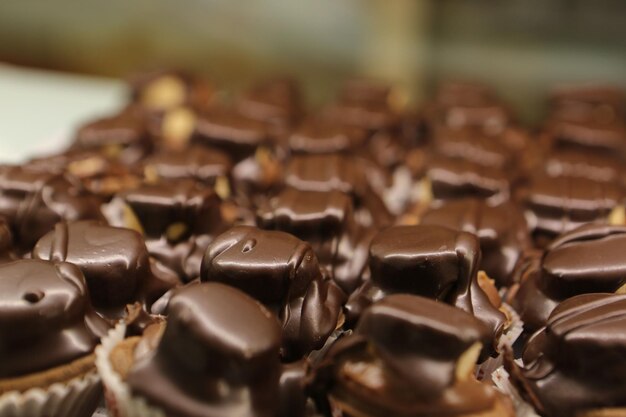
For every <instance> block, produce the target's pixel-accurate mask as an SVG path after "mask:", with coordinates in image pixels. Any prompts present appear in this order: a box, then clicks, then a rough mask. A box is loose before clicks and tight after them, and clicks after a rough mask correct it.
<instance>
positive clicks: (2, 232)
mask: <svg viewBox="0 0 626 417" xmlns="http://www.w3.org/2000/svg"><path fill="white" fill-rule="evenodd" d="M12 252H13V234H12V233H11V229H10V227H9V224H8V223H7V221H6V219H5V218H4V217H2V216H0V263H2V262H7V261H9V260H11V259H12V257H13V254H12Z"/></svg>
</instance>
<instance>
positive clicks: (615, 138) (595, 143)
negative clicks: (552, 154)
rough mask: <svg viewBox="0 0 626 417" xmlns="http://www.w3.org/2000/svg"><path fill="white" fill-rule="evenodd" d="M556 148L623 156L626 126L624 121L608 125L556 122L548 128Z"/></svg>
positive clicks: (625, 147) (595, 122)
mask: <svg viewBox="0 0 626 417" xmlns="http://www.w3.org/2000/svg"><path fill="white" fill-rule="evenodd" d="M548 132H549V134H550V135H551V137H552V140H553V142H554V144H555V146H559V147H567V148H569V147H571V148H575V149H584V150H587V151H591V152H599V153H603V154H604V153H608V154H615V155H620V156H623V155H624V152H625V151H626V125H625V124H624V122H623V121H622V120H619V121H616V122H615V123H611V124H606V123H602V122H597V121H587V122H565V121H559V122H555V123H553V124H552V125H550V126H549V127H548Z"/></svg>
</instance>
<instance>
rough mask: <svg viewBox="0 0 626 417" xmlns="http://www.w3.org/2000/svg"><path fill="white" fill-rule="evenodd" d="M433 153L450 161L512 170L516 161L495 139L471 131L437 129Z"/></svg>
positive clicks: (508, 150) (506, 148) (510, 152)
mask: <svg viewBox="0 0 626 417" xmlns="http://www.w3.org/2000/svg"><path fill="white" fill-rule="evenodd" d="M434 134H435V140H434V146H435V152H436V153H437V154H438V155H440V156H442V157H444V158H451V159H464V160H467V161H469V162H472V163H475V164H478V165H481V166H486V167H492V168H497V169H500V170H509V171H510V170H513V169H514V168H515V164H516V160H515V157H514V154H513V152H512V151H511V150H510V149H509V148H508V147H507V146H506V145H505V144H504V143H502V142H500V141H499V140H498V139H497V138H493V137H489V136H487V135H486V134H485V133H483V132H480V131H478V132H477V131H475V130H472V129H450V128H439V129H437V130H436V131H435V132H434Z"/></svg>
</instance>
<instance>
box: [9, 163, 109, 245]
mask: <svg viewBox="0 0 626 417" xmlns="http://www.w3.org/2000/svg"><path fill="white" fill-rule="evenodd" d="M101 203H102V200H101V199H100V198H99V197H97V196H95V195H93V194H91V193H89V192H88V191H87V190H85V189H84V188H83V187H82V185H81V184H80V182H79V181H78V179H76V178H75V177H73V176H69V175H57V174H47V173H41V172H36V171H30V170H26V169H23V168H20V167H14V166H3V167H0V215H1V216H4V217H5V218H6V220H7V222H8V224H9V226H10V228H11V232H12V233H13V238H14V239H15V245H16V248H17V249H18V251H19V252H27V251H30V250H31V249H32V247H33V246H34V245H35V243H36V242H37V240H39V238H40V237H41V236H43V235H44V234H46V233H48V231H50V230H51V229H52V228H53V227H54V225H55V224H56V223H57V222H59V221H61V220H68V221H71V220H81V219H97V220H99V219H102V218H103V217H102V214H101V213H100V204H101Z"/></svg>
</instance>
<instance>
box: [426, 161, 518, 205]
mask: <svg viewBox="0 0 626 417" xmlns="http://www.w3.org/2000/svg"><path fill="white" fill-rule="evenodd" d="M426 176H427V178H428V179H429V181H430V185H431V188H432V195H433V198H435V199H436V200H450V199H456V198H464V197H475V198H482V199H486V200H488V201H489V204H492V205H495V204H499V203H502V202H504V201H507V200H508V199H509V198H510V196H511V191H512V187H513V185H514V182H515V177H514V173H512V172H509V171H503V170H501V169H498V168H494V167H489V166H483V165H481V164H477V163H473V162H470V161H468V160H464V159H448V158H443V157H439V156H436V157H434V158H433V159H432V160H431V161H430V162H429V163H428V166H427V172H426Z"/></svg>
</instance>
